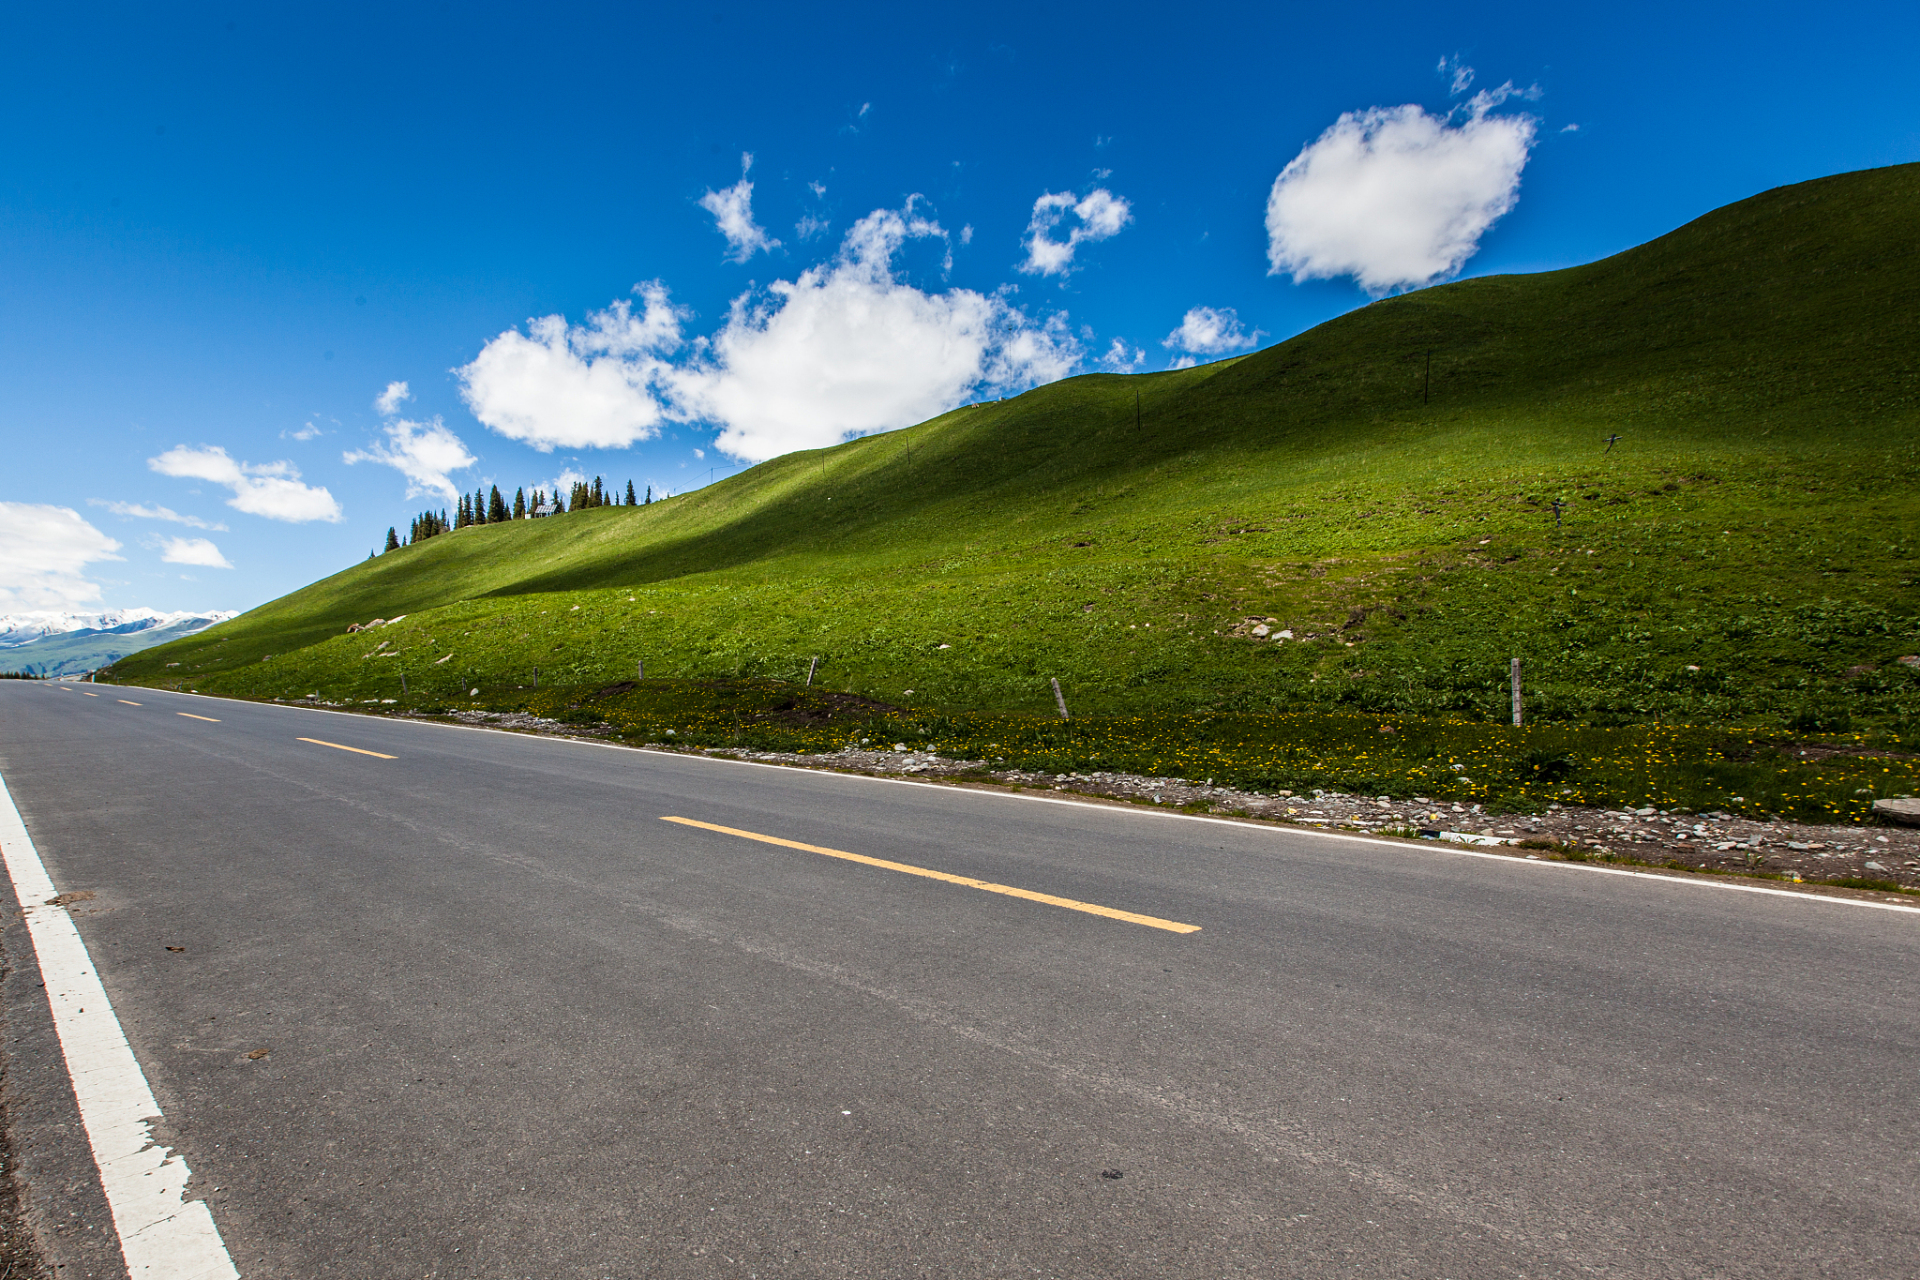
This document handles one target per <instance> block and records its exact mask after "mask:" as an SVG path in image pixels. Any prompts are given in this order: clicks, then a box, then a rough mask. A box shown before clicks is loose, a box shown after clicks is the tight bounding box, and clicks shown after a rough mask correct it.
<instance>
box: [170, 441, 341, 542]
mask: <svg viewBox="0 0 1920 1280" xmlns="http://www.w3.org/2000/svg"><path fill="white" fill-rule="evenodd" d="M147 465H148V466H149V467H151V468H153V469H154V470H155V471H158V472H159V473H160V474H161V475H163V476H177V477H179V478H181V479H184V480H207V481H211V482H212V483H214V484H217V485H223V486H225V487H226V488H228V489H231V490H233V496H232V497H231V498H228V499H227V505H228V506H230V507H232V508H233V509H234V510H236V511H244V512H246V513H247V514H248V515H251V516H265V517H266V518H267V519H269V520H285V521H287V522H289V523H290V524H305V523H307V522H308V521H312V520H326V521H329V522H331V523H338V522H339V521H340V520H341V519H342V516H341V514H340V504H339V503H338V502H336V501H334V498H333V495H332V494H331V493H328V492H327V491H326V490H325V489H323V488H319V487H316V486H313V485H306V484H302V483H300V472H299V471H298V470H297V469H295V467H294V465H293V464H292V463H291V462H262V463H251V462H237V461H235V460H234V459H233V458H230V457H228V456H227V451H226V450H225V449H222V448H220V447H219V446H218V445H213V446H204V445H203V446H202V447H200V448H198V449H190V448H188V447H187V446H186V445H176V446H175V447H174V448H171V449H169V450H167V451H166V452H165V453H163V454H161V455H160V456H159V457H157V458H148V459H147Z"/></svg>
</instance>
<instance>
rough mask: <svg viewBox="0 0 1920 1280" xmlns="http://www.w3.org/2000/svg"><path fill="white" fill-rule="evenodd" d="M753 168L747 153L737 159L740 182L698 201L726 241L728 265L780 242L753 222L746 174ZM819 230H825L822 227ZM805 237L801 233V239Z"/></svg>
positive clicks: (749, 189)
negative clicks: (729, 262)
mask: <svg viewBox="0 0 1920 1280" xmlns="http://www.w3.org/2000/svg"><path fill="white" fill-rule="evenodd" d="M752 168H753V153H752V152H746V153H745V154H743V155H742V156H741V157H740V181H738V182H736V183H734V184H733V185H732V186H730V187H728V188H726V189H725V190H723V191H708V192H707V194H705V195H703V196H701V197H700V207H701V208H702V209H705V210H706V211H707V212H708V213H710V214H712V215H713V225H714V227H715V228H716V229H718V231H719V232H720V234H721V235H723V236H725V237H726V238H727V259H728V260H729V261H731V262H745V261H746V260H747V259H748V258H751V257H752V256H753V255H754V254H756V253H761V252H772V251H773V250H775V249H778V248H779V247H780V242H779V241H778V240H774V239H771V238H769V237H768V235H767V232H766V228H764V227H762V226H761V225H760V224H759V223H757V222H755V221H754V220H753V184H752V183H751V182H748V181H747V171H748V170H750V169H752ZM803 225H804V224H803ZM821 229H823V230H824V229H825V224H824V223H822V224H821ZM808 234H809V233H808V232H806V231H802V232H801V238H802V239H804V238H805V237H806V236H807V235H808Z"/></svg>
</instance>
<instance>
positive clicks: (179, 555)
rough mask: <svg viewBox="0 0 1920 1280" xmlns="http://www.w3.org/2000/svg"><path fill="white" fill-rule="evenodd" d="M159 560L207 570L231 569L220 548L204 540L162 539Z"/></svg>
mask: <svg viewBox="0 0 1920 1280" xmlns="http://www.w3.org/2000/svg"><path fill="white" fill-rule="evenodd" d="M160 559H161V560H162V561H163V562H165V563H167V564H197V565H202V566H204V567H206V568H208V569H231V568H233V566H232V565H230V564H228V563H227V558H226V557H225V556H223V555H221V554H220V548H218V547H216V546H214V545H213V543H212V542H211V541H210V540H209V539H206V538H163V539H161V540H160Z"/></svg>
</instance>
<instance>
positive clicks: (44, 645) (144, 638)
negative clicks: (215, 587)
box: [0, 609, 236, 676]
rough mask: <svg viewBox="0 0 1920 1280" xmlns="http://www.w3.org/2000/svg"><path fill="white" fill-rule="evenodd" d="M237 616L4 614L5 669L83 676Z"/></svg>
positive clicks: (0, 650) (0, 643)
mask: <svg viewBox="0 0 1920 1280" xmlns="http://www.w3.org/2000/svg"><path fill="white" fill-rule="evenodd" d="M234 616H236V615H235V614H234V613H233V612H232V611H230V610H225V611H222V610H216V611H214V612H212V613H185V612H176V613H162V612H160V611H159V610H157V609H113V610H109V611H107V612H105V613H15V614H0V669H4V670H7V671H21V672H25V673H27V674H29V675H38V676H71V675H79V674H80V673H82V672H85V671H93V670H95V669H97V668H99V667H104V666H107V665H108V664H110V663H113V662H116V661H118V660H119V659H121V658H124V657H126V656H127V655H128V654H130V653H138V652H139V651H140V650H142V649H147V648H151V647H152V646H154V645H156V644H165V643H166V642H167V641H169V640H178V639H180V638H181V637H183V636H190V635H192V634H194V633H195V632H197V631H204V630H206V629H207V628H208V627H211V626H213V625H214V624H215V623H217V622H225V621H226V620H227V619H228V618H231V617H234Z"/></svg>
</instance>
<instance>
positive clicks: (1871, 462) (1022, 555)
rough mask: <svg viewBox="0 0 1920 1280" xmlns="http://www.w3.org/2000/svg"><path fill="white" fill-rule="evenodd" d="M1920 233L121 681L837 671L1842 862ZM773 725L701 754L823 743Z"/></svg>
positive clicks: (472, 584) (969, 700)
mask: <svg viewBox="0 0 1920 1280" xmlns="http://www.w3.org/2000/svg"><path fill="white" fill-rule="evenodd" d="M1916 207H1920V166H1913V165H1907V166H1899V167H1894V168H1889V169H1881V170H1874V171H1870V172H1866V173H1857V174H1846V175H1841V176H1839V177H1835V178H1829V179H1822V180H1820V181H1818V182H1812V183H1805V184H1801V185H1799V186H1794V187H1787V188H1781V189H1779V190H1777V191H1772V192H1768V193H1765V194H1763V195H1761V196H1757V197H1755V198H1754V199H1752V200H1748V201H1743V202H1741V203H1740V204H1737V205H1734V206H1730V207H1728V208H1726V209H1722V210H1718V211H1716V212H1715V213H1713V214H1710V215H1708V216H1707V217H1704V218H1702V219H1700V220H1698V221H1696V222H1694V223H1692V224H1689V225H1688V226H1686V227H1683V228H1681V229H1679V230H1678V231H1675V232H1674V233H1672V234H1671V235H1668V236H1665V237H1662V238H1661V239H1660V240H1657V241H1655V242H1653V243H1651V244H1648V245H1643V246H1641V247H1639V248H1637V249H1634V250H1631V251H1629V252H1627V253H1623V254H1620V255H1617V256H1615V257H1613V258H1610V259H1607V260H1606V261H1603V262H1598V263H1593V264H1590V265H1588V266H1583V267H1577V268H1572V269H1570V270H1566V271H1558V272H1549V273H1544V274H1540V275H1534V276H1510V277H1492V278H1480V279H1474V280H1466V281H1460V282H1457V283H1455V284H1450V285H1445V286H1440V287H1436V288H1433V289H1427V290H1421V291H1418V292H1416V293H1411V294H1407V295H1403V296H1399V297H1395V298H1389V299H1384V300H1382V301H1379V302H1376V303H1374V304H1371V305H1369V306H1366V307H1363V308H1360V309H1358V310H1356V311H1354V312H1352V313H1350V314H1348V315H1346V316H1343V317H1340V318H1339V319H1337V320H1334V321H1332V322H1330V323H1328V324H1326V325H1323V326H1321V327H1320V328H1318V329H1315V330H1313V331H1311V332H1309V333H1306V334H1302V335H1300V336H1298V337H1296V338H1293V339H1291V340H1289V341H1287V342H1283V343H1280V344H1278V345H1276V346H1274V347H1271V348H1268V349H1267V350H1264V351H1260V352H1257V353H1255V354H1253V355H1249V356H1246V357H1243V358H1238V359H1235V360H1231V361H1222V362H1219V363H1216V364H1213V365H1208V366H1202V367H1200V368H1195V369H1187V370H1179V371H1171V372H1166V373H1159V374H1151V375H1136V376H1128V377H1122V376H1118V375H1095V376H1089V377H1082V378H1074V379H1069V380H1067V381H1064V382H1060V383H1055V384H1052V385H1050V386H1047V387H1042V388H1039V389H1037V390H1035V391H1032V392H1029V393H1028V394H1026V395H1022V396H1018V397H1014V398H1010V399H1008V400H1006V401H1001V402H995V403H993V404H988V405H982V406H976V407H970V408H966V409H961V410H957V411H955V412H953V413H950V414H946V415H943V416H942V417H940V418H937V419H935V420H933V421H931V422H929V423H925V424H922V425H920V426H917V427H915V428H913V432H912V442H913V447H912V449H911V451H910V452H909V451H908V450H907V448H906V447H905V441H904V440H902V439H900V438H899V437H898V436H897V435H893V436H887V435H882V436H873V437H867V438H864V439H860V440H855V441H851V442H849V443H847V444H844V445H841V446H839V447H837V448H833V449H828V450H820V451H812V452H807V453H801V454H793V455H789V456H787V457H783V458H777V459H774V460H773V461H771V462H768V463H765V464H762V465H760V466H756V467H753V468H751V469H749V470H747V471H746V472H743V473H742V474H740V475H739V476H736V477H734V478H732V479H729V480H726V481H723V482H721V483H719V484H716V485H712V486H710V487H709V488H707V489H703V490H700V491H698V492H697V493H694V494H689V495H686V496H684V497H679V498H674V499H672V500H670V501H667V502H662V503H655V504H653V505H652V506H648V507H640V508H603V509H599V510H591V511H583V512H576V513H572V514H568V515H565V516H561V517H558V518H554V519H547V520H537V521H518V522H512V523H508V524H501V525H488V526H481V527H478V528H470V529H465V530H461V531H459V532H457V533H452V534H447V535H442V536H440V537H436V538H432V539H430V540H428V541H426V542H423V543H420V544H418V545H415V546H410V547H406V548H402V549H400V550H398V551H394V552H390V553H388V554H386V555H382V556H380V557H378V558H377V559H374V560H371V561H368V562H366V563H364V564H359V565H355V566H353V567H351V568H349V569H347V570H345V571H343V572H342V573H339V574H336V575H334V576H333V577H331V578H328V579H326V580H324V581H322V582H319V583H315V584H313V585H312V586H310V587H307V588H305V589H303V590H302V591H299V592H295V593H293V594H292V595H290V596H287V597H285V598H283V599H281V600H277V601H274V602H272V603H271V604H268V605H265V606H262V607H261V608H259V609H256V610H253V611H252V612H250V613H248V614H246V615H244V616H242V617H240V618H237V619H234V620H232V621H230V622H227V623H224V624H221V625H220V626H218V627H214V628H211V629H209V630H208V631H206V632H202V633H199V634H197V635H195V636H193V637H189V638H187V639H184V640H180V641H176V642H174V643H171V644H168V645H165V646H161V647H158V648H154V649H150V650H146V651H143V652H141V653H138V654H135V655H132V656H130V657H128V658H125V659H122V660H121V661H120V662H119V663H118V664H116V666H115V668H114V671H115V673H116V676H117V678H119V679H122V680H125V681H130V682H140V683H152V684H163V685H168V686H177V687H186V688H197V689H200V690H202V691H205V692H209V693H224V694H233V695H238V696H245V697H281V698H298V697H301V696H303V695H304V694H306V693H309V692H318V693H320V694H321V695H322V696H323V697H325V698H327V699H328V700H330V701H335V702H348V701H351V702H355V703H360V702H363V701H364V700H366V699H368V698H374V699H381V698H399V699H401V700H402V702H403V703H409V704H413V703H419V704H422V705H424V704H426V703H429V702H430V703H434V704H437V705H448V706H452V705H462V704H464V703H465V702H468V701H471V695H470V694H469V692H468V691H469V690H471V689H474V688H479V689H481V690H482V691H483V697H484V698H485V699H493V700H508V701H511V700H513V699H517V698H520V697H521V696H522V695H523V694H527V693H528V692H529V691H531V689H532V685H533V683H534V681H535V672H536V671H537V672H538V673H539V677H538V678H539V681H540V683H541V685H542V686H543V690H542V693H543V697H544V696H545V693H546V691H548V690H551V688H552V687H553V686H559V687H560V688H562V689H564V690H567V691H568V692H566V693H564V694H561V695H557V696H560V697H563V698H566V697H576V696H578V695H577V694H576V693H575V692H574V691H577V690H581V689H599V688H604V687H606V686H609V685H611V684H615V683H618V682H620V681H623V680H631V679H633V678H634V677H635V675H636V674H637V664H639V663H641V662H644V663H645V664H646V667H647V672H648V674H649V676H666V677H671V678H672V679H673V680H676V681H680V682H685V683H688V684H689V685H690V686H691V685H693V684H697V683H698V682H700V681H714V680H717V681H730V682H735V683H736V684H737V685H738V687H740V688H747V687H751V686H753V685H754V683H755V682H768V683H769V687H771V685H772V684H773V683H774V682H787V683H788V684H789V685H790V684H792V683H795V682H798V681H799V680H800V679H801V678H802V677H803V675H804V673H805V672H806V671H807V669H808V667H809V665H810V663H811V660H812V659H813V658H815V657H818V658H820V659H821V663H820V666H819V668H818V681H817V684H818V685H819V686H823V687H825V688H828V689H830V690H832V691H833V692H835V693H837V694H840V695H843V696H846V697H853V698H858V699H866V700H869V701H871V702H875V703H881V704H886V705H888V706H893V707H901V708H913V709H914V710H913V711H912V712H911V713H906V712H902V713H901V714H902V715H905V716H906V718H907V719H909V720H913V721H915V722H917V723H918V722H925V723H932V722H933V721H935V720H937V719H939V718H940V717H945V718H946V720H945V722H944V723H945V724H946V726H947V727H945V728H943V729H942V730H941V732H942V733H947V734H949V735H952V737H953V740H954V741H955V742H962V741H965V742H972V741H973V740H975V739H985V740H994V741H998V740H1003V739H1012V740H1014V741H1012V742H1003V743H1002V746H1003V748H1004V749H1005V750H1008V751H1017V752H1024V753H1025V754H1026V756H1027V757H1028V758H1030V759H1032V760H1035V761H1042V760H1060V761H1063V762H1069V761H1081V762H1085V761H1087V760H1090V759H1112V760H1115V761H1125V762H1126V764H1125V767H1127V768H1129V769H1132V770H1135V771H1140V772H1166V773H1177V774H1181V775H1183V776H1199V777H1205V776H1210V775H1225V776H1228V777H1234V774H1233V773H1232V771H1229V770H1227V769H1225V768H1222V767H1213V760H1212V759H1211V758H1210V757H1213V756H1220V757H1224V758H1229V759H1231V760H1232V761H1234V762H1235V767H1236V768H1237V769H1238V771H1239V776H1238V777H1235V779H1234V780H1235V781H1236V782H1238V783H1239V784H1241V785H1254V786H1270V787H1275V788H1277V787H1287V786H1299V785H1309V784H1310V783H1318V784H1320V785H1342V784H1339V783H1337V782H1336V781H1335V780H1336V779H1338V778H1345V779H1349V780H1351V785H1352V787H1357V788H1358V789H1360V790H1367V791H1375V792H1387V791H1392V790H1394V789H1395V788H1396V787H1400V788H1418V789H1421V790H1424V791H1440V790H1444V791H1445V792H1446V794H1448V795H1451V796H1457V797H1460V798H1467V797H1472V798H1474V799H1476V800H1482V801H1493V802H1502V803H1504V802H1506V801H1508V800H1510V799H1511V800H1512V801H1514V802H1515V803H1519V802H1522V801H1528V800H1535V801H1537V800H1541V799H1544V798H1561V797H1563V796H1564V797H1566V798H1569V799H1572V800H1576V801H1584V802H1598V801H1601V800H1604V801H1607V802H1615V803H1628V802H1632V803H1651V804H1659V805H1662V806H1663V807H1664V806H1669V805H1677V804H1678V805H1687V806H1689V807H1696V806H1700V805H1705V806H1707V807H1715V808H1724V809H1729V810H1734V811H1740V812H1778V813H1783V814H1786V813H1791V814H1795V815H1797V816H1809V817H1813V816H1820V817H1827V818H1840V819H1845V820H1852V819H1854V818H1855V817H1857V816H1858V814H1859V812H1860V810H1861V807H1862V805H1863V803H1866V802H1870V800H1871V799H1872V798H1873V797H1874V796H1876V795H1887V794H1900V793H1902V791H1903V790H1904V791H1907V792H1911V791H1912V790H1914V787H1913V782H1912V777H1911V775H1912V767H1911V765H1912V762H1911V760H1910V759H1908V758H1906V756H1905V755H1904V754H1902V753H1907V752H1911V751H1915V750H1920V667H1916V666H1914V665H1911V664H1907V663H1905V662H1903V661H1902V659H1904V658H1906V657H1909V656H1913V655H1916V654H1920V585H1917V584H1920V539H1916V537H1915V536H1914V532H1913V531H1914V530H1916V529H1920V364H1916V363H1915V362H1914V361H1913V359H1912V352H1913V351H1914V350H1916V349H1920V219H1915V218H1914V216H1913V210H1914V209H1915V208H1916ZM1428 351H1432V352H1433V366H1432V383H1431V395H1430V396H1423V395H1422V392H1421V388H1422V386H1423V371H1424V368H1425V353H1426V352H1428ZM1136 404H1137V405H1138V413H1137V415H1136ZM1616 435H1617V436H1618V437H1619V440H1618V441H1617V442H1616V443H1615V444H1614V445H1613V446H1612V447H1611V448H1609V447H1607V446H1606V445H1605V444H1604V443H1603V442H1604V441H1606V440H1607V439H1608V438H1609V437H1611V436H1616ZM1556 512H1558V514H1557V515H1556ZM396 615H405V617H404V618H403V620H402V621H401V622H400V623H399V624H398V625H397V626H387V627H383V628H379V629H376V630H375V631H373V632H370V633H369V632H360V633H356V634H352V635H348V634H343V633H344V632H345V629H346V627H347V625H348V624H350V623H364V622H366V621H368V620H370V619H372V618H374V617H381V618H393V617H395V616H396ZM1282 632H1290V633H1291V638H1290V639H1280V640H1277V639H1275V638H1274V637H1275V636H1277V635H1279V634H1280V633H1282ZM1514 656H1519V657H1521V658H1522V660H1523V662H1524V676H1525V684H1526V697H1527V706H1528V714H1529V717H1530V718H1531V719H1532V720H1534V721H1536V722H1537V724H1536V725H1533V726H1530V727H1529V728H1528V729H1527V730H1524V731H1522V732H1521V733H1520V734H1518V735H1514V734H1510V733H1509V732H1508V731H1507V729H1506V728H1505V727H1504V726H1502V725H1501V724H1500V723H1499V722H1500V721H1501V720H1504V719H1505V718H1506V714H1507V702H1506V698H1507V693H1506V689H1507V670H1508V662H1509V660H1510V658H1512V657H1514ZM1049 678H1058V679H1059V681H1060V682H1061V684H1062V686H1063V687H1064V688H1065V691H1066V696H1067V699H1068V701H1069V704H1070V705H1071V707H1072V710H1073V712H1074V715H1075V721H1074V724H1073V727H1072V728H1071V729H1070V730H1061V729H1060V728H1059V727H1058V722H1057V721H1053V722H1051V723H1049V717H1050V711H1051V704H1052V693H1051V689H1050V686H1049V683H1048V681H1049ZM403 680H404V682H405V686H406V687H405V691H404V692H403V691H402V682H403ZM648 683H652V681H649V682H648ZM781 687H786V686H785V685H783V686H781ZM648 696H653V695H648ZM729 696H731V695H729ZM923 709H924V710H923ZM768 710H769V709H766V708H757V709H756V708H752V707H745V708H742V710H741V716H742V719H741V720H740V721H739V723H738V724H734V723H724V724H715V723H709V722H708V721H707V720H698V721H697V723H695V722H689V727H688V728H687V729H686V730H685V731H686V732H689V733H696V734H699V735H702V736H703V737H706V738H715V737H716V735H717V736H718V737H721V738H725V737H738V738H740V739H742V740H743V741H744V740H747V739H753V738H754V737H755V735H763V736H766V735H771V736H778V735H779V734H787V733H797V732H799V728H798V727H796V726H791V725H788V726H785V727H781V726H780V725H778V724H776V723H775V721H774V720H770V719H768V718H767V715H765V714H762V713H763V712H767V711H768ZM689 714H691V711H690V712H689ZM863 714H864V713H863ZM873 714H893V713H890V712H888V713H881V712H874V713H873ZM756 717H758V718H756ZM614 723H616V725H617V723H618V722H617V721H616V722H614ZM1738 725H1754V726H1758V728H1756V729H1755V730H1754V731H1753V732H1751V733H1742V732H1736V731H1734V730H1733V729H1732V728H1730V726H1738ZM623 731H624V730H623ZM1063 733H1064V734H1066V735H1067V736H1061V735H1062V734H1063ZM1289 735H1297V736H1289ZM1810 739H1811V740H1814V741H1816V742H1817V743H1819V744H1823V746H1826V747H1833V748H1835V749H1838V750H1840V751H1842V752H1844V753H1847V754H1846V756H1845V758H1844V759H1842V758H1840V757H1829V758H1824V759H1821V760H1819V761H1811V760H1808V759H1802V758H1799V757H1797V756H1796V755H1795V754H1794V752H1795V751H1797V750H1799V749H1801V747H1802V745H1803V744H1804V743H1806V742H1807V741H1808V740H1810ZM1872 751H1880V752H1892V753H1894V754H1893V755H1887V756H1870V755H1867V754H1864V753H1867V752H1872ZM1456 765H1458V766H1459V768H1457V769H1456V768H1454V766H1456ZM1069 767H1071V766H1070V765H1069ZM1449 773H1451V774H1455V775H1459V776H1455V777H1452V778H1449V777H1448V776H1446V775H1448V774H1449ZM1376 784H1377V785H1376ZM1734 797H1738V799H1735V798H1734Z"/></svg>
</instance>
